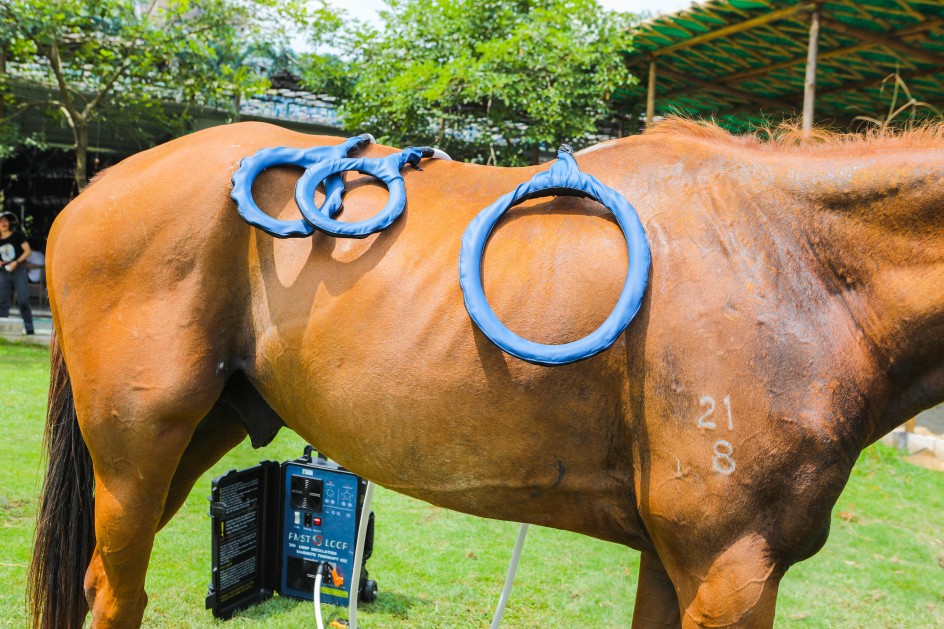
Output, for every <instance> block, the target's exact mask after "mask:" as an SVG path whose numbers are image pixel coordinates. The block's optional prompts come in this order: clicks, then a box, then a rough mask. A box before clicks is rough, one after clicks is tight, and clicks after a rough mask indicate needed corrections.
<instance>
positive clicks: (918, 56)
mask: <svg viewBox="0 0 944 629" xmlns="http://www.w3.org/2000/svg"><path fill="white" fill-rule="evenodd" d="M634 46H635V50H633V51H632V52H630V53H628V54H627V57H626V62H627V65H628V67H629V68H630V69H631V70H632V71H633V74H634V75H635V76H638V77H640V79H642V80H641V81H640V84H639V85H636V86H630V87H627V88H626V89H625V90H624V91H623V93H622V94H618V95H617V99H618V100H619V98H620V97H622V98H623V99H624V100H625V101H626V102H633V101H635V102H639V101H640V100H642V99H644V98H648V101H649V102H648V108H647V114H648V115H647V119H652V118H653V117H654V116H656V115H659V114H667V113H672V112H673V111H680V112H683V113H687V114H693V115H697V116H709V115H711V116H715V117H716V118H718V119H720V120H721V121H722V122H727V123H729V125H731V126H738V125H739V124H742V125H743V124H744V123H748V124H749V123H750V122H752V121H753V122H756V121H758V119H759V118H761V117H762V116H773V117H783V116H793V115H796V114H797V113H799V112H801V111H803V112H804V124H805V126H807V127H808V126H809V124H811V123H812V119H813V115H814V109H813V103H814V102H815V117H816V119H817V121H822V122H826V123H832V124H836V125H848V124H849V123H850V122H851V121H852V119H853V118H854V117H855V116H857V115H868V116H872V117H879V118H881V117H883V115H884V114H885V113H886V112H887V111H888V109H889V105H890V103H891V100H892V98H891V92H892V88H893V85H891V84H887V83H889V81H888V77H889V76H893V75H894V74H895V73H896V72H897V73H898V74H899V76H900V77H901V78H902V79H903V81H904V83H905V84H906V85H907V87H908V89H909V90H910V92H911V93H912V94H913V95H914V97H915V98H916V99H917V100H919V101H925V102H928V103H929V104H931V105H933V106H935V107H937V108H939V109H944V0H829V1H822V2H819V1H817V2H810V1H809V0H708V1H707V2H702V3H699V4H696V5H694V6H692V7H691V8H689V9H686V10H683V11H679V12H677V13H673V14H671V15H664V16H660V17H658V18H655V19H652V20H649V21H645V22H642V23H640V24H639V25H638V26H637V27H636V28H635V29H634ZM810 71H812V74H811V72H810ZM646 78H648V81H647V80H646ZM811 79H812V83H811ZM883 82H884V83H883ZM890 83H892V84H893V83H894V80H892V81H891V82H890ZM883 84H886V85H885V86H884V90H883ZM804 99H806V100H807V101H808V102H807V104H806V106H805V107H804ZM903 103H904V99H900V100H899V101H898V104H899V105H900V104H903ZM929 111H930V110H929Z"/></svg>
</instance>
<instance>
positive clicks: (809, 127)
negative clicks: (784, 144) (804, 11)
mask: <svg viewBox="0 0 944 629" xmlns="http://www.w3.org/2000/svg"><path fill="white" fill-rule="evenodd" d="M819 10H820V9H819V6H817V7H816V8H815V9H813V12H812V13H811V14H810V43H809V47H808V48H807V55H806V82H805V83H804V86H803V134H804V135H809V134H810V133H812V131H813V113H814V110H815V108H816V61H817V57H818V56H819Z"/></svg>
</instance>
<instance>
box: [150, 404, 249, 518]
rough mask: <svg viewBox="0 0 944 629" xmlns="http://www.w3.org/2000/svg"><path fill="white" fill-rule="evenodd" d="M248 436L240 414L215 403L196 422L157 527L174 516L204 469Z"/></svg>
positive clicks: (172, 480) (172, 481) (208, 467)
mask: <svg viewBox="0 0 944 629" xmlns="http://www.w3.org/2000/svg"><path fill="white" fill-rule="evenodd" d="M245 438H246V429H245V428H244V427H243V425H242V424H241V423H240V421H239V416H238V415H237V414H236V413H235V412H233V410H232V409H230V408H227V407H225V406H222V405H217V406H214V407H213V409H212V410H211V411H210V413H209V414H208V415H207V416H206V417H205V418H204V419H203V421H201V422H200V425H199V426H197V429H196V431H195V432H194V434H193V438H192V439H191V441H190V444H189V445H188V446H187V449H186V450H185V451H184V454H183V456H182V457H181V459H180V462H179V463H178V464H177V469H176V470H175V471H174V477H173V478H172V479H171V483H170V487H169V489H168V494H167V500H166V502H165V504H164V512H163V514H162V515H161V520H160V522H159V524H158V530H160V529H162V528H164V525H165V524H167V523H168V522H169V521H170V519H171V518H172V517H174V514H175V513H177V510H178V509H180V507H181V505H183V503H184V501H186V500H187V496H189V495H190V490H191V489H193V486H194V484H195V483H196V482H197V480H198V479H199V478H200V477H201V476H202V475H203V473H204V472H206V471H207V470H208V469H210V467H212V466H213V465H214V464H215V463H216V462H217V461H219V460H220V459H221V458H222V457H223V455H224V454H226V453H227V452H229V451H230V450H232V449H233V448H235V447H236V446H237V445H239V443H240V442H241V441H242V440H243V439H245Z"/></svg>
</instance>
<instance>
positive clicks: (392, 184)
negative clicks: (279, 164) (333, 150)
mask: <svg viewBox="0 0 944 629" xmlns="http://www.w3.org/2000/svg"><path fill="white" fill-rule="evenodd" d="M427 153H428V155H427ZM430 155H432V149H429V148H426V147H424V148H415V147H410V148H406V149H403V150H402V151H401V152H399V153H394V154H393V155H388V156H387V157H384V158H381V159H369V158H363V157H362V158H359V159H349V158H334V159H329V160H325V161H322V162H320V163H318V164H314V165H313V166H311V167H310V168H308V170H306V171H305V174H303V175H302V176H301V178H300V179H299V180H298V184H297V185H296V186H295V203H296V204H297V205H298V208H299V209H300V210H301V213H302V216H303V217H304V218H305V220H307V221H308V222H309V223H311V224H312V225H313V226H315V227H317V228H318V229H320V230H322V231H324V232H327V233H329V234H332V235H334V236H341V237H345V238H364V237H365V236H369V235H370V234H372V233H374V232H378V231H382V230H384V229H387V228H388V227H390V225H391V224H392V223H393V222H394V221H395V220H397V217H399V216H400V214H401V213H402V212H403V208H404V207H406V188H405V186H404V184H403V176H402V175H401V174H400V169H401V168H403V167H404V166H406V165H407V164H411V165H413V166H414V167H416V165H417V164H418V163H419V161H420V160H421V159H422V158H423V157H428V156H430ZM349 170H354V171H357V172H359V173H364V174H366V175H372V176H374V177H376V178H377V179H379V180H381V181H382V182H384V185H386V186H387V191H388V193H389V197H388V198H387V204H386V205H385V206H384V207H383V209H382V210H381V211H380V212H379V213H377V214H375V215H374V216H373V217H371V218H369V219H366V220H363V221H357V222H354V223H342V222H341V221H336V220H334V219H333V218H332V217H331V216H332V215H330V214H329V213H326V212H323V211H321V210H319V209H318V208H315V207H314V203H313V201H312V199H313V198H314V195H315V189H316V188H317V187H318V184H319V183H321V182H322V181H324V182H325V186H326V188H327V182H328V181H329V180H331V179H332V178H333V177H338V178H340V177H341V173H343V172H346V171H349ZM327 205H328V202H327V201H325V203H324V206H327ZM324 206H322V207H324Z"/></svg>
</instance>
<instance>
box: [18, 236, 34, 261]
mask: <svg viewBox="0 0 944 629" xmlns="http://www.w3.org/2000/svg"><path fill="white" fill-rule="evenodd" d="M31 253H33V249H32V248H31V247H30V246H29V242H28V241H26V240H24V241H23V255H21V256H20V257H19V258H17V259H16V263H17V264H26V259H27V258H29V257H30V254H31Z"/></svg>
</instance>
